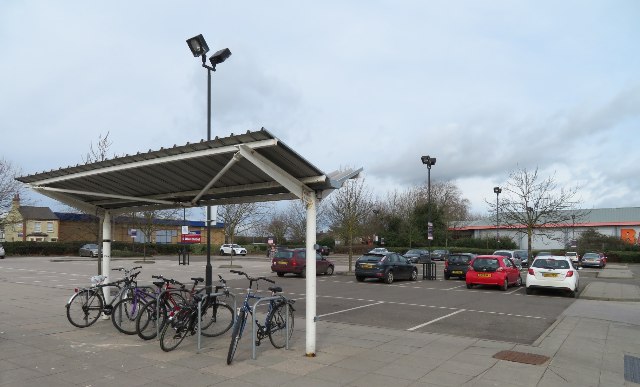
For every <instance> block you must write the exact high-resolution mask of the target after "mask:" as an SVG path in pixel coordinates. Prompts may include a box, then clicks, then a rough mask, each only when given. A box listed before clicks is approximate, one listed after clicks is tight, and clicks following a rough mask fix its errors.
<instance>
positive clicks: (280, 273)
mask: <svg viewBox="0 0 640 387" xmlns="http://www.w3.org/2000/svg"><path fill="white" fill-rule="evenodd" d="M276 274H277V275H278V277H284V273H283V272H281V271H279V272H277V273H276Z"/></svg>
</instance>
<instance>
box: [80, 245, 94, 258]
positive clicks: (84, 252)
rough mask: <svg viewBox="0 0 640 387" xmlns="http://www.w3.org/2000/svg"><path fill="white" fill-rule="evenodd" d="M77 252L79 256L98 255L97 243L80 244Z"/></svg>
mask: <svg viewBox="0 0 640 387" xmlns="http://www.w3.org/2000/svg"><path fill="white" fill-rule="evenodd" d="M78 254H79V255H80V256H81V257H97V256H98V245H96V244H95V243H87V244H86V245H84V246H82V247H81V248H80V250H78Z"/></svg>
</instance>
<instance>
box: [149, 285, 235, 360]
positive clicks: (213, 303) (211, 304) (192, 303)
mask: <svg viewBox="0 0 640 387" xmlns="http://www.w3.org/2000/svg"><path fill="white" fill-rule="evenodd" d="M218 277H219V278H220V282H221V285H217V286H215V287H214V289H213V290H214V292H213V294H217V293H220V292H222V293H223V296H214V295H207V293H206V291H207V287H204V288H202V289H199V290H198V291H197V292H196V293H195V294H194V295H193V297H191V299H190V300H188V301H187V303H186V304H183V305H182V306H180V307H179V308H177V309H174V310H173V311H171V312H169V317H168V319H167V322H166V323H165V324H164V327H163V328H162V333H161V335H160V348H162V350H163V351H165V352H169V351H172V350H174V349H175V348H177V347H178V345H180V343H182V341H183V340H184V338H185V337H187V335H195V334H196V332H197V331H198V324H200V333H202V335H203V336H207V337H215V336H220V335H222V334H223V333H225V332H227V331H228V330H229V329H231V327H232V326H233V308H232V307H231V306H229V305H228V304H227V303H226V302H225V301H224V299H221V298H226V297H228V296H229V289H228V287H227V283H226V281H225V280H224V279H223V278H222V276H220V275H219V276H218ZM201 301H202V305H201V309H200V310H201V316H200V317H201V318H200V322H198V304H199V303H200V302H201Z"/></svg>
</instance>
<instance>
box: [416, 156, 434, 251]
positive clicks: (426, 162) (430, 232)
mask: <svg viewBox="0 0 640 387" xmlns="http://www.w3.org/2000/svg"><path fill="white" fill-rule="evenodd" d="M420 159H421V160H422V164H424V165H426V166H427V206H428V207H427V239H428V240H429V258H431V241H432V240H433V223H431V167H432V166H433V165H436V158H435V157H431V156H422V157H421V158H420Z"/></svg>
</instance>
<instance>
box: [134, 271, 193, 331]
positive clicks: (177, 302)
mask: <svg viewBox="0 0 640 387" xmlns="http://www.w3.org/2000/svg"><path fill="white" fill-rule="evenodd" d="M151 277H152V278H155V279H160V280H161V281H155V282H154V283H153V284H154V285H156V287H157V290H156V293H155V297H154V299H153V300H151V301H150V302H148V303H146V304H145V305H144V306H143V307H142V308H141V309H140V312H139V313H138V317H137V319H136V332H137V333H138V336H139V337H140V338H141V339H144V340H151V339H153V338H155V337H156V336H157V335H158V332H159V331H160V330H162V327H163V326H164V322H165V321H166V318H167V316H168V315H169V312H170V311H173V310H177V309H178V308H180V306H181V305H183V304H185V303H186V302H187V299H190V298H191V295H192V294H193V293H195V289H196V286H197V285H198V283H200V282H204V278H201V277H196V278H191V280H192V281H193V286H192V287H191V290H187V289H186V286H185V285H184V284H183V283H182V282H180V281H176V280H174V279H170V278H164V277H163V276H161V275H152V276H151ZM158 298H160V299H159V300H158ZM158 301H159V302H160V310H158Z"/></svg>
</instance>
